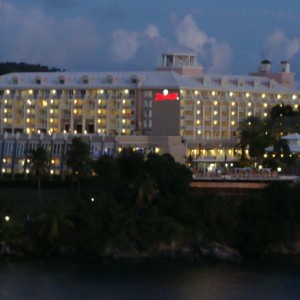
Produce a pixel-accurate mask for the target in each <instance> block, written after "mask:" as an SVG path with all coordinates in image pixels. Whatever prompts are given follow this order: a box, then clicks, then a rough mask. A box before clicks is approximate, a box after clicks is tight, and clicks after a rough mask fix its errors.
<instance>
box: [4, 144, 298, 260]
mask: <svg viewBox="0 0 300 300" xmlns="http://www.w3.org/2000/svg"><path fill="white" fill-rule="evenodd" d="M78 148H79V151H78V153H80V155H82V156H83V157H85V153H86V150H87V151H88V149H85V147H83V145H81V141H80V139H79V140H77V141H76V142H74V143H73V147H71V148H70V151H69V153H68V155H67V160H68V159H69V166H70V168H71V169H72V170H73V171H72V172H71V176H70V178H65V179H64V180H62V179H60V178H57V179H53V178H52V179H49V178H47V177H41V176H40V175H39V174H42V172H40V173H38V174H37V175H35V174H32V177H31V178H27V179H4V178H2V180H1V181H0V184H1V199H0V200H1V201H0V251H1V255H3V256H29V257H31V256H33V257H49V256H65V257H103V256H107V255H109V254H110V253H113V252H114V253H116V251H119V252H120V253H126V252H128V251H131V252H137V253H145V252H148V253H151V251H153V249H157V248H159V247H161V246H162V245H170V244H172V243H174V242H175V243H176V244H180V245H187V244H188V245H193V244H196V243H198V242H199V241H216V242H219V243H222V244H226V245H229V246H232V247H234V248H236V249H238V250H239V251H240V252H241V253H242V254H243V255H261V254H264V253H266V251H267V250H268V249H269V248H270V247H271V246H272V247H276V246H277V245H280V246H282V245H284V246H285V247H292V245H294V242H295V241H297V240H299V238H300V198H299V192H300V186H299V185H293V186H291V185H289V184H287V183H279V182H277V183H276V184H274V185H271V186H270V187H269V188H267V189H265V190H264V191H262V192H260V193H256V194H249V196H248V197H245V196H244V197H243V198H240V197H236V198H231V199H228V198H222V197H221V196H219V195H216V194H206V195H203V193H201V196H200V195H197V194H195V193H192V191H191V189H190V182H191V180H192V174H191V172H190V170H189V169H188V168H186V167H185V166H184V165H181V164H179V163H177V162H175V160H174V159H173V157H172V156H170V155H168V154H164V155H158V154H149V155H148V156H147V157H144V155H143V154H140V153H137V152H133V151H131V150H129V149H128V150H123V151H122V153H121V154H120V155H119V156H118V157H116V158H113V157H110V156H102V157H100V158H99V159H98V160H97V161H94V162H91V161H90V160H88V159H83V160H80V161H78V160H77V159H76V153H77V149H78ZM84 149H85V150H84ZM35 154H37V153H35ZM43 155H44V154H42V155H41V156H43ZM71 157H73V160H70V158H71ZM39 166H41V164H40V162H39ZM33 170H35V172H36V167H35V168H33ZM92 173H93V176H91V174H92ZM37 180H38V181H39V184H38V189H37ZM7 217H9V220H8V218H7Z"/></svg>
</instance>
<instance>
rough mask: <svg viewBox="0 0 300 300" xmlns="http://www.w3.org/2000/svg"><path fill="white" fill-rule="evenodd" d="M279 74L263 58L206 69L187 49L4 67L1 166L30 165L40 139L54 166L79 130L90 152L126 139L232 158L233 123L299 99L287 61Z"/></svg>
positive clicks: (19, 168)
mask: <svg viewBox="0 0 300 300" xmlns="http://www.w3.org/2000/svg"><path fill="white" fill-rule="evenodd" d="M281 67H282V70H281V71H280V72H279V73H273V72H272V71H271V63H270V62H269V61H263V62H262V63H261V66H260V67H259V70H258V71H257V72H256V73H253V74H252V75H246V76H244V75H213V74H205V73H203V70H202V67H201V66H199V65H198V64H197V60H196V56H195V55H194V54H186V53H166V54H163V63H162V65H161V66H160V67H158V68H156V70H155V71H150V72H50V73H10V74H6V75H3V76H0V134H1V138H0V143H1V150H0V172H1V173H14V174H16V173H23V172H28V171H29V166H28V163H29V161H28V163H27V157H28V153H29V152H30V150H31V149H34V148H36V147H38V145H42V146H43V147H45V148H46V149H47V150H48V151H49V154H50V156H51V166H50V168H51V173H52V174H61V173H62V172H63V170H64V169H65V166H64V160H63V157H64V155H65V151H66V149H67V145H68V144H69V143H71V140H72V138H73V137H74V136H76V135H77V136H78V135H80V136H82V138H83V139H84V140H86V141H87V142H89V143H90V145H91V154H92V156H93V158H97V157H99V156H100V155H102V154H104V153H108V154H112V155H113V154H115V153H117V152H118V151H121V149H122V148H127V147H131V148H134V150H137V151H143V152H145V153H148V152H151V151H155V152H159V153H165V152H169V153H171V154H172V155H173V156H174V157H175V159H176V160H178V161H180V162H184V161H185V159H186V157H188V156H190V155H191V156H192V157H193V159H194V162H195V163H196V164H195V165H197V164H198V165H200V164H206V166H209V165H211V166H216V164H218V163H219V164H224V163H226V164H231V163H233V162H234V161H236V160H237V154H236V152H235V151H234V146H235V145H236V144H237V143H238V132H237V130H238V125H239V122H240V121H242V120H244V119H245V118H247V117H249V116H258V117H260V118H266V117H268V113H269V112H270V109H271V107H272V106H274V105H276V104H278V103H284V104H288V105H291V106H292V107H293V108H294V109H297V108H298V105H299V104H300V92H299V91H297V90H296V89H295V88H294V73H291V72H290V65H289V63H288V62H286V61H284V62H282V63H281Z"/></svg>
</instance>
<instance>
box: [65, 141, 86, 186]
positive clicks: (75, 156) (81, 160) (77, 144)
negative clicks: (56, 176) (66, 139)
mask: <svg viewBox="0 0 300 300" xmlns="http://www.w3.org/2000/svg"><path fill="white" fill-rule="evenodd" d="M67 166H68V167H69V168H71V169H72V172H71V176H72V179H76V181H77V188H78V191H79V188H80V181H81V180H83V179H85V178H88V177H89V176H90V175H91V157H90V146H89V145H88V144H87V143H85V142H84V141H82V139H81V138H79V137H76V138H73V140H72V144H71V146H70V148H69V150H68V151H67Z"/></svg>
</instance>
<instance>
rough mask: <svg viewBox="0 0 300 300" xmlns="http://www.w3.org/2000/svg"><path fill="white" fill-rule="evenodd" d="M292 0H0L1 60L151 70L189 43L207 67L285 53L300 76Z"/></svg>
mask: <svg viewBox="0 0 300 300" xmlns="http://www.w3.org/2000/svg"><path fill="white" fill-rule="evenodd" d="M299 29H300V3H299V2H298V1H297V0H286V1H278V0H260V1H258V0H252V1H246V0H244V1H243V0H226V1H225V0H201V1H200V0H184V1H180V0H178V1H175V0H164V1H162V0H147V1H146V0H101V1H100V0H0V36H1V43H0V61H2V62H5V61H15V62H27V63H39V64H45V65H48V66H50V67H58V68H62V69H66V70H67V71H102V70H103V71H107V70H153V69H154V67H155V66H156V65H158V64H160V63H161V54H162V53H163V52H164V51H190V52H194V53H196V54H197V55H198V62H199V63H201V64H202V65H203V66H204V69H205V71H206V72H211V73H229V74H247V73H249V72H251V71H255V70H256V69H257V68H258V66H259V63H260V61H261V60H262V59H269V60H271V61H272V68H273V70H274V71H276V70H279V65H280V61H281V60H290V62H291V69H292V71H293V72H296V73H298V74H297V75H298V77H297V78H300V63H299V60H300V30H299Z"/></svg>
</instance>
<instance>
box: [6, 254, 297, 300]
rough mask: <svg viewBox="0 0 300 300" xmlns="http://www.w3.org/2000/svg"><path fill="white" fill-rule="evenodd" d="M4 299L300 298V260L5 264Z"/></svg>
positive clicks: (165, 299)
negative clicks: (231, 262) (236, 262)
mask: <svg viewBox="0 0 300 300" xmlns="http://www.w3.org/2000/svg"><path fill="white" fill-rule="evenodd" d="M0 299H1V300H2V299H5V300H12V299H17V300H19V299H22V300H23V299H30V300H31V299H32V300H36V299H41V300H48V299H49V300H50V299H51V300H52V299H55V300H60V299H71V300H78V299H80V300H81V299H82V300H85V299H104V300H110V299H111V300H121V299H122V300H124V299H145V300H147V299H155V300H160V299H162V300H169V299H170V300H181V299H182V300H194V299H208V300H212V299H218V300H219V299H239V300H243V299H249V300H253V299H263V300H267V299H272V300H273V299H276V300H277V299H289V300H290V299H300V260H299V261H297V260H293V261H290V260H289V261H282V260H281V261H276V260H272V261H255V262H244V263H241V264H229V263H207V262H206V263H199V262H197V263H193V262H152V263H149V262H148V263H101V262H96V263H95V262H61V261H53V262H41V261H39V262H37V261H34V262H33V261H18V262H8V261H1V262H0Z"/></svg>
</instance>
